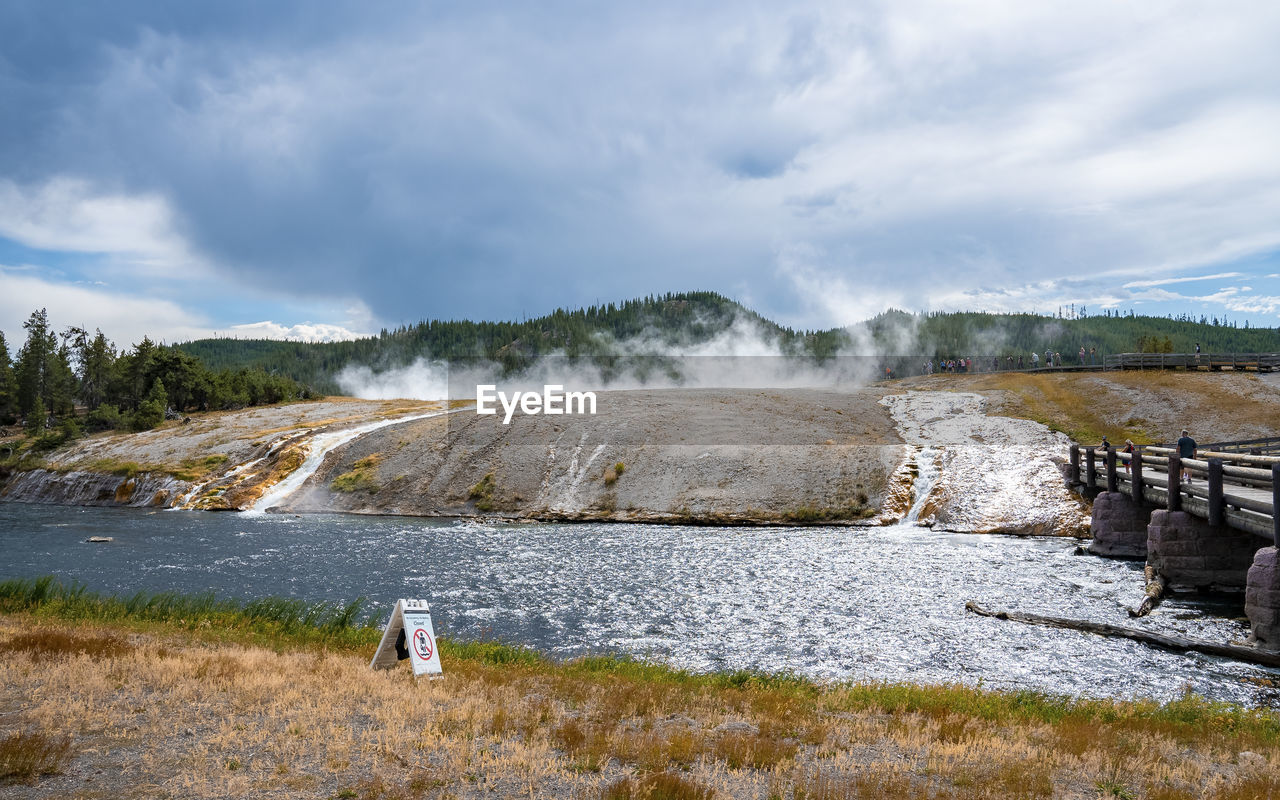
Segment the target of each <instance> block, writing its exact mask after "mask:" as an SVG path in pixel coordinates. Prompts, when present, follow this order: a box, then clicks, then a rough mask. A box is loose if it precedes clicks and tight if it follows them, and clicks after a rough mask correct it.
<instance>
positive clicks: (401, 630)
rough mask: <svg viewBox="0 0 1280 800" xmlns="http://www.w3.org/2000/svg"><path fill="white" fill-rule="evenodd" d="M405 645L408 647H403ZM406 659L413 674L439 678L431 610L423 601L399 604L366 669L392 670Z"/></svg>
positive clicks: (439, 671) (438, 662)
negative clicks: (437, 676)
mask: <svg viewBox="0 0 1280 800" xmlns="http://www.w3.org/2000/svg"><path fill="white" fill-rule="evenodd" d="M406 645H407V646H406ZM406 658H407V659H409V661H410V663H412V664H413V674H414V676H415V677H416V676H418V675H424V674H426V675H441V674H443V672H444V670H443V668H442V667H441V666H440V653H439V651H438V649H437V647H436V633H435V629H434V628H433V627H432V625H431V606H430V605H428V604H427V602H426V601H425V600H398V601H396V607H395V609H394V610H392V612H391V619H389V620H387V628H386V630H384V631H383V632H382V641H381V642H380V643H379V644H378V651H377V652H376V653H374V654H373V661H371V662H370V663H369V666H370V667H372V668H373V669H391V668H392V667H394V666H395V665H396V663H397V662H399V661H401V660H403V659H406Z"/></svg>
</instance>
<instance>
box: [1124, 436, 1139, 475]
mask: <svg viewBox="0 0 1280 800" xmlns="http://www.w3.org/2000/svg"><path fill="white" fill-rule="evenodd" d="M1136 449H1137V448H1135V447H1134V446H1133V440H1132V439H1125V440H1124V452H1126V453H1128V454H1129V458H1128V460H1127V461H1125V462H1124V471H1125V472H1128V471H1129V464H1130V462H1132V461H1133V453H1134V450H1136Z"/></svg>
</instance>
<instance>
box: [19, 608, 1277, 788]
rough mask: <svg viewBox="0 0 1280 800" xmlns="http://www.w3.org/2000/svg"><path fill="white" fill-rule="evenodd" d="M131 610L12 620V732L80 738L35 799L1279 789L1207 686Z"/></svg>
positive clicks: (1256, 737) (1260, 733)
mask: <svg viewBox="0 0 1280 800" xmlns="http://www.w3.org/2000/svg"><path fill="white" fill-rule="evenodd" d="M49 602H50V601H45V602H44V603H43V604H42V605H40V606H37V610H39V609H48V608H50V606H49ZM263 613H265V612H263ZM130 619H133V618H126V619H123V620H122V621H121V622H120V623H115V624H111V625H101V624H98V623H88V622H85V623H79V624H75V625H69V624H68V623H66V622H61V621H58V620H50V619H49V618H48V617H47V616H45V614H44V612H43V611H41V613H40V614H37V615H33V614H30V613H26V614H9V615H7V616H0V687H3V688H2V689H0V708H9V709H16V710H17V711H16V713H13V714H7V715H0V736H4V735H10V736H11V735H13V733H15V732H21V733H22V738H23V740H26V737H28V736H34V735H35V733H32V732H38V734H39V736H42V737H45V738H44V739H43V741H45V742H46V743H52V744H51V745H50V746H53V745H57V743H59V742H63V741H73V742H74V743H75V751H76V754H75V755H74V756H73V755H72V754H70V751H69V750H68V751H63V753H64V758H65V759H66V760H65V761H63V762H50V763H52V765H53V767H52V768H53V769H61V771H62V772H63V773H65V774H63V775H46V776H45V777H39V778H24V780H26V779H30V780H36V781H37V782H36V784H35V785H34V787H32V788H31V789H30V790H29V791H28V793H27V794H25V795H23V796H27V797H53V796H63V795H65V794H71V793H72V792H71V791H69V790H70V789H72V788H75V789H76V790H81V789H83V790H86V791H87V790H92V791H94V792H97V793H98V794H97V795H96V796H136V797H150V796H157V797H160V796H173V795H179V796H183V797H196V798H203V797H210V798H212V797H218V798H222V797H288V796H298V795H306V796H313V797H326V798H328V797H350V798H371V799H375V800H398V799H399V798H446V797H451V798H473V797H477V798H478V797H526V798H538V797H582V798H642V797H648V798H710V797H717V798H758V799H759V800H768V799H769V798H778V800H819V799H821V800H836V799H837V798H915V797H924V798H955V799H956V800H959V799H961V798H1028V799H1030V798H1049V797H1082V798H1084V797H1088V798H1093V797H1099V796H1102V797H1135V798H1136V797H1143V798H1162V799H1163V800H1175V798H1184V797H1211V798H1221V800H1228V799H1229V798H1230V799H1231V800H1237V799H1238V798H1246V797H1271V796H1277V795H1276V794H1275V792H1276V790H1277V788H1278V787H1280V768H1277V766H1276V765H1277V764H1280V720H1277V719H1276V718H1274V717H1273V716H1270V715H1267V714H1258V713H1254V712H1246V711H1243V710H1240V709H1232V708H1228V707H1219V706H1214V705H1212V704H1209V703H1207V702H1206V701H1204V700H1200V699H1198V698H1194V697H1190V696H1189V697H1187V698H1185V699H1184V700H1181V701H1178V702H1177V703H1174V704H1170V705H1166V706H1157V705H1155V704H1133V703H1120V702H1116V703H1111V702H1086V703H1080V702H1075V701H1070V700H1065V699H1061V698H1057V699H1055V698H1052V697H1045V696H1042V695H1035V694H1031V693H1021V694H1009V693H993V692H984V691H982V690H978V689H973V688H966V687H910V686H883V685H852V686H850V685H833V686H822V685H816V684H812V683H808V682H805V681H802V680H798V679H794V678H789V677H787V676H763V675H757V674H752V673H733V674H723V675H711V676H691V675H687V674H685V673H680V672H677V671H673V670H670V669H667V668H664V667H660V666H655V665H646V664H642V663H636V662H629V661H620V660H618V659H609V658H585V659H580V660H577V661H574V662H570V663H567V664H555V663H553V662H549V661H546V660H545V659H542V658H540V657H538V656H536V655H535V654H532V653H529V652H528V651H523V650H518V649H513V648H509V647H503V646H500V645H492V644H457V643H452V642H447V641H446V642H443V643H442V645H441V647H442V651H443V658H444V666H445V670H446V676H445V677H444V678H443V679H440V680H434V681H426V680H423V681H419V682H415V681H414V680H413V679H412V678H411V677H410V675H409V671H408V669H407V668H401V669H398V670H393V671H391V672H372V671H370V670H369V668H368V658H369V655H370V653H371V650H372V636H373V633H371V634H370V637H368V638H369V641H367V642H366V641H364V639H354V638H353V639H332V640H326V641H329V642H330V643H329V644H325V645H319V644H305V643H298V644H290V642H291V638H290V635H289V634H287V633H285V632H281V633H280V635H279V636H277V637H275V638H274V639H272V640H271V641H273V642H274V646H272V647H270V648H265V647H262V646H259V645H256V644H250V643H242V642H237V641H235V640H234V639H233V638H229V634H228V630H227V629H226V628H225V626H215V627H212V628H210V627H205V626H204V625H203V624H200V625H194V626H185V625H175V624H173V623H164V624H160V623H157V622H155V621H153V620H154V618H138V620H137V621H135V622H130V621H129V620H130ZM365 630H367V629H365ZM250 641H259V639H258V638H256V637H253V638H251V639H250ZM305 641H312V640H300V642H305ZM357 641H360V642H364V643H363V644H356V642H357ZM343 642H345V643H343ZM68 737H71V738H70V739H68ZM30 741H35V740H34V739H32V740H30ZM1244 750H1250V751H1252V752H1253V753H1256V754H1258V755H1255V756H1249V757H1248V758H1245V757H1243V756H1241V757H1239V758H1237V754H1238V753H1241V751H1244ZM41 769H42V770H43V769H44V768H43V767H42V768H41ZM95 770H103V772H102V773H99V772H96V771H95ZM121 776H128V777H127V778H125V777H121ZM86 778H88V779H89V781H90V782H89V783H85V779H86ZM148 787H152V788H148ZM162 787H163V788H162Z"/></svg>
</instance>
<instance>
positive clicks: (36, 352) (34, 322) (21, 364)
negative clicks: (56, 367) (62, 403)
mask: <svg viewBox="0 0 1280 800" xmlns="http://www.w3.org/2000/svg"><path fill="white" fill-rule="evenodd" d="M22 327H23V328H26V330H27V341H26V342H25V343H24V344H23V345H22V349H21V350H19V351H18V365H17V368H16V369H15V370H14V378H15V379H16V381H17V384H18V411H19V412H20V413H22V414H23V415H28V414H30V413H31V412H32V410H33V409H34V408H35V403H36V400H40V401H42V405H43V400H44V398H45V397H46V396H47V395H48V367H49V355H50V353H51V352H52V351H53V350H54V349H55V346H56V342H55V340H54V338H53V334H52V332H50V330H49V314H48V312H47V311H46V310H45V309H43V308H42V309H40V310H39V311H34V312H32V314H31V317H30V318H29V319H28V320H27V321H26V322H24V323H23V324H22Z"/></svg>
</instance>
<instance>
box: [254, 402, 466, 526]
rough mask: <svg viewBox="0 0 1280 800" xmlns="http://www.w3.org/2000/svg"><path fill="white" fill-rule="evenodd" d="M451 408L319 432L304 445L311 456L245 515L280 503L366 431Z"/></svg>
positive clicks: (433, 415)
mask: <svg viewBox="0 0 1280 800" xmlns="http://www.w3.org/2000/svg"><path fill="white" fill-rule="evenodd" d="M448 413H449V412H448V411H432V412H431V413H429V414H414V415H412V416H408V417H397V418H396V419H384V420H379V421H378V422H369V423H366V424H364V425H357V426H356V427H354V428H346V429H343V430H339V431H329V432H328V433H319V434H316V435H315V436H313V437H312V438H311V441H309V442H307V443H306V444H305V445H304V446H305V447H306V448H307V458H306V460H304V461H303V462H302V465H301V466H300V467H298V468H297V469H295V470H294V471H293V472H291V473H289V477H287V478H285V479H284V480H282V481H280V482H279V483H277V484H276V485H275V486H273V487H272V488H271V489H270V490H269V491H267V493H266V494H264V495H262V497H261V498H259V499H258V502H256V503H254V504H253V507H252V508H249V509H247V510H245V511H244V512H242V513H244V514H264V513H266V511H267V509H269V508H272V507H274V506H278V505H280V503H281V502H283V501H284V500H286V499H287V498H288V497H289V495H291V494H293V493H294V492H296V491H297V490H298V489H299V488H300V487H301V486H302V484H304V483H306V481H307V478H310V477H311V476H312V475H314V474H315V471H316V470H318V469H320V465H321V464H323V463H324V457H325V456H327V455H328V454H329V453H330V452H332V451H333V450H334V449H336V448H338V447H341V446H342V445H344V444H346V443H347V442H350V441H352V440H353V439H356V438H359V437H361V436H364V435H365V434H366V433H371V432H373V431H376V430H379V429H381V428H387V427H390V426H392V425H401V424H403V423H405V422H413V421H414V420H419V419H427V418H428V417H439V416H442V415H444V414H448Z"/></svg>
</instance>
